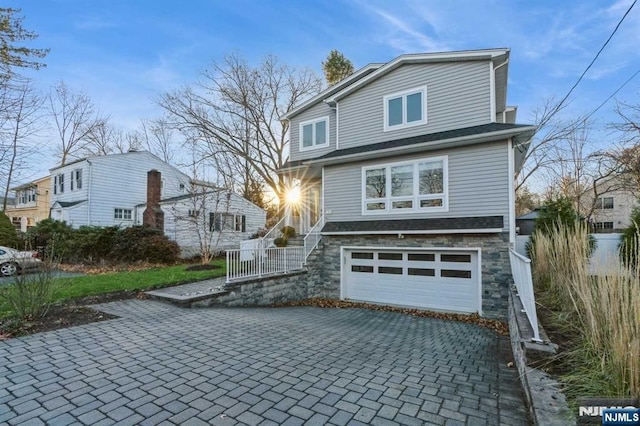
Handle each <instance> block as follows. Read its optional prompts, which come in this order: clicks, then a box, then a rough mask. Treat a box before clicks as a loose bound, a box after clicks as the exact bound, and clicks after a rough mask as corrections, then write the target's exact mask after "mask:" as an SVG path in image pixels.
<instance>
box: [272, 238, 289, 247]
mask: <svg viewBox="0 0 640 426" xmlns="http://www.w3.org/2000/svg"><path fill="white" fill-rule="evenodd" d="M288 242H289V241H288V240H287V238H285V237H278V238H276V239H275V240H273V244H275V245H276V247H286V246H287V243H288Z"/></svg>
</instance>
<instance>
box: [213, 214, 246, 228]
mask: <svg viewBox="0 0 640 426" xmlns="http://www.w3.org/2000/svg"><path fill="white" fill-rule="evenodd" d="M246 229H247V217H246V216H245V215H243V214H242V215H240V214H237V215H234V214H231V213H215V212H212V213H209V231H212V232H223V231H237V232H246Z"/></svg>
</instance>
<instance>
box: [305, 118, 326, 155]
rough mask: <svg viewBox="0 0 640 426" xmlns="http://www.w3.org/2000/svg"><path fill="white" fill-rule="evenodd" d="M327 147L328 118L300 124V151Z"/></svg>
mask: <svg viewBox="0 0 640 426" xmlns="http://www.w3.org/2000/svg"><path fill="white" fill-rule="evenodd" d="M328 145H329V117H322V118H319V119H316V120H310V121H305V122H302V123H300V151H306V150H310V149H315V148H322V147H324V146H328Z"/></svg>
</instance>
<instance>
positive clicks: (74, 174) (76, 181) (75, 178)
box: [71, 169, 82, 191]
mask: <svg viewBox="0 0 640 426" xmlns="http://www.w3.org/2000/svg"><path fill="white" fill-rule="evenodd" d="M74 189H82V169H75V170H72V171H71V190H72V191H73V190H74Z"/></svg>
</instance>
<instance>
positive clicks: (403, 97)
mask: <svg viewBox="0 0 640 426" xmlns="http://www.w3.org/2000/svg"><path fill="white" fill-rule="evenodd" d="M426 105H427V88H426V87H421V88H416V89H411V90H407V91H405V92H400V93H394V94H392V95H387V96H385V97H384V131H385V132H388V131H391V130H396V129H402V128H405V127H412V126H417V125H420V124H426V123H427V107H426Z"/></svg>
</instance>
